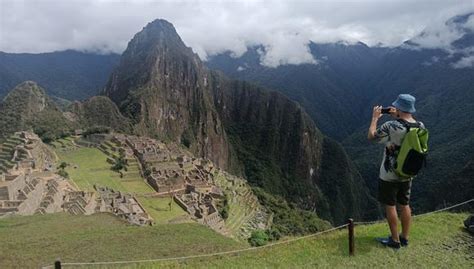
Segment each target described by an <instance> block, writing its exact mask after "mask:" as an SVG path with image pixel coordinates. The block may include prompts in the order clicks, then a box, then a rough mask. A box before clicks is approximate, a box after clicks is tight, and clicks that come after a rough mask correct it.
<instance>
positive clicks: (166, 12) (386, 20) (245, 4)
mask: <svg viewBox="0 0 474 269" xmlns="http://www.w3.org/2000/svg"><path fill="white" fill-rule="evenodd" d="M0 5H1V6H0V51H6V52H33V53H38V52H48V51H55V50H64V49H76V50H86V51H96V52H100V53H108V52H116V53H121V52H122V51H123V50H124V49H125V47H126V45H127V43H128V41H129V40H130V39H131V38H132V37H133V35H134V34H135V33H136V32H138V31H140V30H141V29H142V28H143V26H145V25H146V24H147V23H148V22H150V21H152V20H154V19H156V18H163V19H166V20H168V21H170V22H171V23H173V24H174V25H175V27H176V29H177V31H178V33H179V34H180V35H181V37H182V39H183V40H184V42H185V43H186V44H187V45H188V46H190V47H192V48H193V50H194V51H195V52H197V53H198V54H199V55H200V57H201V58H203V59H206V58H207V57H208V56H209V55H213V54H217V53H220V52H224V51H231V52H232V54H233V55H234V56H236V57H238V56H240V55H242V54H243V53H244V52H245V51H246V50H247V47H248V46H254V45H263V47H264V48H265V50H264V53H263V54H262V57H261V62H262V64H265V65H268V66H277V65H281V64H300V63H316V61H315V59H313V58H312V56H311V55H310V53H309V51H308V46H307V45H308V42H309V41H310V40H311V41H313V42H316V43H327V42H336V41H340V40H344V41H347V42H356V41H362V42H364V43H366V44H368V45H377V44H379V43H381V44H383V45H385V46H397V45H399V44H401V43H402V42H403V41H405V40H408V39H411V38H413V37H414V36H416V35H418V34H419V33H421V32H422V31H423V30H424V29H425V28H426V27H428V26H430V25H435V26H439V25H443V23H444V22H445V21H446V20H448V19H449V18H450V17H452V16H454V15H458V14H463V13H466V12H469V11H472V10H473V5H472V2H471V1H469V0H468V1H465V0H451V1H445V0H419V1H415V0H413V1H408V0H397V1H396V0H378V1H376V0H365V1H361V0H359V1H356V0H347V1H331V0H319V1H309V0H287V1H278V0H274V1H265V0H255V1H250V0H247V1H243V0H241V1H219V0H215V1H208V0H202V1H197V0H195V1H183V0H180V1H171V0H160V1H152V0H143V1H139V0H136V1H131V0H130V1H117V0H81V1H79V0H68V1H63V0H36V1H35V0H2V1H0ZM466 25H470V27H471V26H472V25H474V22H473V20H471V19H470V20H469V21H468V22H467V23H466ZM435 36H437V37H439V38H432V37H431V35H430V37H429V38H427V39H425V40H423V41H420V42H421V43H422V44H423V46H427V47H430V46H446V45H447V44H448V43H449V42H450V40H452V39H453V38H456V37H457V36H458V33H457V32H456V31H451V30H450V29H444V30H442V32H440V33H439V34H435Z"/></svg>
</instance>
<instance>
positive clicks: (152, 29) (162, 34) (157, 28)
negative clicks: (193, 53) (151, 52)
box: [125, 19, 189, 53]
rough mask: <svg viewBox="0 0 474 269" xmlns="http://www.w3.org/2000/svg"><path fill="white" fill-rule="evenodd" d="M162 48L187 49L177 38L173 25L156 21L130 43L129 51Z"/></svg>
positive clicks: (164, 21) (150, 23)
mask: <svg viewBox="0 0 474 269" xmlns="http://www.w3.org/2000/svg"><path fill="white" fill-rule="evenodd" d="M160 47H162V48H163V47H164V48H166V49H172V48H175V49H180V50H182V49H189V48H187V47H186V45H185V44H184V42H183V40H181V38H180V37H179V35H178V33H177V32H176V29H175V28H174V26H173V24H171V23H170V22H168V21H166V20H163V19H156V20H154V21H152V22H149V23H148V24H147V25H146V26H145V27H143V29H142V30H141V31H140V32H138V33H137V34H136V35H135V36H134V37H133V39H132V40H131V41H130V43H129V45H128V48H127V50H126V51H125V53H126V52H127V51H128V50H129V49H145V48H146V49H156V48H160Z"/></svg>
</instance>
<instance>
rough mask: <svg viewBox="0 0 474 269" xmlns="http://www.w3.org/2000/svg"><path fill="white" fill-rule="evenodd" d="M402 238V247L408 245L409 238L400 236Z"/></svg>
mask: <svg viewBox="0 0 474 269" xmlns="http://www.w3.org/2000/svg"><path fill="white" fill-rule="evenodd" d="M398 238H399V239H400V245H401V246H402V247H408V239H405V238H404V237H403V236H401V235H400V236H399V237H398Z"/></svg>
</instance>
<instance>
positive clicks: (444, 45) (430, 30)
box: [411, 14, 474, 50]
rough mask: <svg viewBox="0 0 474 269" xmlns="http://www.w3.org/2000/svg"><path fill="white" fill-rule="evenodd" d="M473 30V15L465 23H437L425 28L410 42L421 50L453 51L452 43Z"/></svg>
mask: <svg viewBox="0 0 474 269" xmlns="http://www.w3.org/2000/svg"><path fill="white" fill-rule="evenodd" d="M472 30H474V14H471V15H470V16H469V17H468V18H467V20H466V22H454V21H451V20H450V21H447V22H437V23H433V24H431V25H430V26H429V27H427V28H426V29H425V30H424V31H423V32H422V33H421V34H420V35H418V36H416V37H414V38H413V39H412V40H411V41H412V42H413V43H416V44H417V45H419V46H420V47H422V48H433V49H445V50H453V47H452V43H453V42H454V41H456V40H458V39H460V38H461V37H463V36H464V35H465V34H466V33H467V32H469V31H472Z"/></svg>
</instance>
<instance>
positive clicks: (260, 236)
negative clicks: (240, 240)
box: [248, 230, 270, 247]
mask: <svg viewBox="0 0 474 269" xmlns="http://www.w3.org/2000/svg"><path fill="white" fill-rule="evenodd" d="M269 239H270V238H269V236H268V234H267V233H266V232H265V231H263V230H255V231H253V232H252V234H251V235H250V238H249V239H248V241H249V243H250V245H251V246H253V247H260V246H264V245H266V244H267V243H268V240H269Z"/></svg>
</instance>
